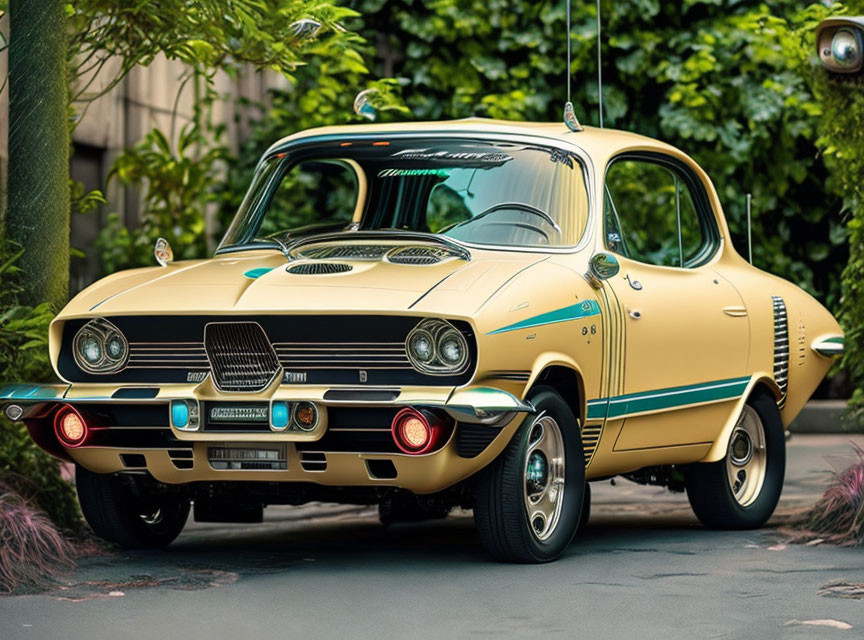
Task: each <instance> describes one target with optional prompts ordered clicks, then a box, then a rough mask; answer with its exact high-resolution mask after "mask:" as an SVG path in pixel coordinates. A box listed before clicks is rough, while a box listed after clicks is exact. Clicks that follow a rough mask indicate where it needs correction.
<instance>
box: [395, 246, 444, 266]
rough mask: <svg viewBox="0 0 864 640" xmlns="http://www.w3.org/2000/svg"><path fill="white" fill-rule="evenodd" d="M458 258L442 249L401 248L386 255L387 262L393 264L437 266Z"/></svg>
mask: <svg viewBox="0 0 864 640" xmlns="http://www.w3.org/2000/svg"><path fill="white" fill-rule="evenodd" d="M458 257H459V256H458V255H457V254H456V253H455V252H454V251H451V250H450V249H445V248H444V247H402V248H399V249H394V250H393V251H391V252H390V253H388V254H387V261H388V262H392V263H393V264H437V263H439V262H441V261H442V260H446V259H448V258H458Z"/></svg>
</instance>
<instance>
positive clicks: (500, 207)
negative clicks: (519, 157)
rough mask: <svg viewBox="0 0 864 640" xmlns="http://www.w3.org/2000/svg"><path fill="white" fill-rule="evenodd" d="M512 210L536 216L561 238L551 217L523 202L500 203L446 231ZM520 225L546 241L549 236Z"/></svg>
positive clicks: (559, 228) (541, 230) (531, 227)
mask: <svg viewBox="0 0 864 640" xmlns="http://www.w3.org/2000/svg"><path fill="white" fill-rule="evenodd" d="M512 209H515V210H517V211H524V212H525V213H530V214H532V215H535V216H537V217H538V218H542V220H543V221H544V222H546V223H547V224H549V225H550V226H551V227H552V228H553V229H555V231H557V232H558V236H559V237H561V227H559V226H558V223H557V222H555V220H554V218H552V216H550V215H549V214H548V213H546V212H545V211H543V210H542V209H538V208H537V207H535V206H533V205H530V204H525V203H524V202H500V203H498V204H496V205H493V206H491V207H489V208H488V209H486V210H485V211H481V212H480V213H478V214H477V215H476V216H474V217H473V218H471V219H470V220H465V221H464V222H460V223H459V224H457V225H454V226H452V227H450V229H448V230H453V229H456V228H458V227H461V226H467V225H469V224H472V223H474V222H477V221H478V220H480V219H481V218H485V217H486V216H489V215H491V214H493V213H497V212H499V211H506V210H512ZM522 224H523V225H524V226H526V227H528V228H530V229H533V230H534V231H536V232H537V233H539V234H540V235H542V236H543V237H544V238H546V239H547V240H548V238H549V234H547V233H546V231H545V230H544V229H542V228H540V227H538V226H535V225H532V224H527V223H522Z"/></svg>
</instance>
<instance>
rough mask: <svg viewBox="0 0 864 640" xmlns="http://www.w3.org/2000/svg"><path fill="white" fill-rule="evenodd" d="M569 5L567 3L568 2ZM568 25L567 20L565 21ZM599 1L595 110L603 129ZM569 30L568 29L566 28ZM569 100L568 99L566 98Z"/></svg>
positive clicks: (598, 10) (598, 4)
mask: <svg viewBox="0 0 864 640" xmlns="http://www.w3.org/2000/svg"><path fill="white" fill-rule="evenodd" d="M568 5H569V2H568ZM567 22H568V24H569V22H570V21H569V20H568V21H567ZM600 23H601V19H600V0H597V105H598V106H597V109H598V111H599V112H600V128H601V129H602V128H603V52H602V50H601V49H600V42H601V40H600ZM568 30H569V28H568ZM568 99H569V98H568Z"/></svg>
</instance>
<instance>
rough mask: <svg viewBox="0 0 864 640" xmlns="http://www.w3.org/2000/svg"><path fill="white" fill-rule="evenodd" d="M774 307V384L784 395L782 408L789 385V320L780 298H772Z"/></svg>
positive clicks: (780, 403) (781, 402) (781, 401)
mask: <svg viewBox="0 0 864 640" xmlns="http://www.w3.org/2000/svg"><path fill="white" fill-rule="evenodd" d="M771 301H772V303H773V305H774V382H776V383H777V386H778V387H780V392H781V393H782V396H781V399H780V402H779V403H778V404H779V405H780V408H781V409H782V408H783V407H784V406H785V405H786V389H787V387H788V385H789V320H788V318H787V317H786V303H785V302H783V298H781V297H780V296H771Z"/></svg>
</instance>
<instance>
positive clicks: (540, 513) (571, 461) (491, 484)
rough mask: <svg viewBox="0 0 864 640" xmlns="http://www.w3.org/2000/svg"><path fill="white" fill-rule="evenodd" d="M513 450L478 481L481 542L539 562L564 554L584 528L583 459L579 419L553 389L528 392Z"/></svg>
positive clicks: (505, 555) (496, 551) (504, 555)
mask: <svg viewBox="0 0 864 640" xmlns="http://www.w3.org/2000/svg"><path fill="white" fill-rule="evenodd" d="M530 400H531V402H532V404H533V405H534V406H535V407H536V409H537V413H536V414H535V415H529V416H526V417H525V420H524V421H523V422H522V425H521V426H520V427H519V430H518V431H517V432H516V433H515V434H514V436H513V438H512V440H511V441H510V443H509V444H508V445H507V448H506V449H505V450H504V451H503V452H502V453H501V455H500V456H498V458H497V459H496V460H495V461H494V462H493V463H492V464H491V465H489V466H488V467H487V468H486V469H484V470H483V471H482V472H481V473H480V474H478V476H477V479H476V481H475V485H474V521H475V523H476V526H477V535H478V537H479V538H480V542H481V544H482V545H483V546H484V547H485V549H486V550H487V551H488V552H489V553H490V554H491V555H492V556H493V557H494V558H496V559H498V560H503V561H506V562H520V563H531V564H536V563H541V562H550V561H552V560H555V559H556V558H558V557H559V556H560V555H561V554H562V553H563V552H564V550H565V549H567V546H568V545H569V544H570V542H571V540H572V539H573V536H574V534H575V533H576V530H577V529H578V527H579V520H580V516H581V514H582V510H583V498H584V494H585V462H584V457H583V454H582V439H581V437H580V433H579V422H578V420H577V419H576V417H575V416H574V415H573V412H572V411H571V410H570V408H569V407H568V406H567V404H566V403H565V402H564V401H563V400H562V399H561V396H559V395H558V393H556V392H555V391H554V390H553V389H550V388H548V387H540V388H538V389H537V390H536V391H535V392H534V393H533V394H532V395H531V398H530Z"/></svg>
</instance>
